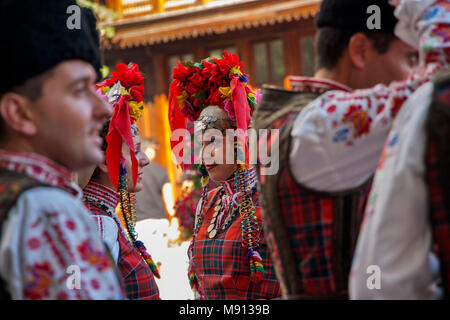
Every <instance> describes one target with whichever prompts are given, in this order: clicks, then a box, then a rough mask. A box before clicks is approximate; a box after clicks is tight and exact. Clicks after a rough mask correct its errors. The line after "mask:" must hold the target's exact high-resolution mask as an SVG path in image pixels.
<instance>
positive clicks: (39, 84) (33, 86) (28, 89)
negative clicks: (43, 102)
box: [10, 68, 54, 101]
mask: <svg viewBox="0 0 450 320" xmlns="http://www.w3.org/2000/svg"><path fill="white" fill-rule="evenodd" d="M53 70H54V69H53V68H52V69H50V70H47V71H46V72H44V73H42V74H40V75H37V76H34V77H32V78H29V79H28V80H27V81H26V82H25V83H24V84H23V85H20V86H16V87H14V88H12V89H11V90H10V91H11V92H15V93H17V94H20V95H22V96H25V97H27V98H28V99H30V100H31V101H36V100H38V99H39V98H40V97H41V96H42V88H43V87H44V83H45V81H46V80H47V79H49V78H51V77H52V76H53Z"/></svg>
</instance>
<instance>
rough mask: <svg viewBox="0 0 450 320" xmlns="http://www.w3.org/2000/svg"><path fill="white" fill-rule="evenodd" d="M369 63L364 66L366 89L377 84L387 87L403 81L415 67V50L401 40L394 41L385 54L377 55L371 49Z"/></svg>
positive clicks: (373, 49)
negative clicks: (392, 83)
mask: <svg viewBox="0 0 450 320" xmlns="http://www.w3.org/2000/svg"><path fill="white" fill-rule="evenodd" d="M370 54H371V56H372V57H371V59H370V63H369V64H368V65H367V66H366V70H365V73H366V79H367V81H368V83H367V84H366V85H365V87H366V88H370V87H373V86H375V85H377V84H379V83H382V84H385V85H389V84H390V83H391V82H393V81H403V80H405V79H406V78H407V77H408V76H409V75H411V73H412V72H413V71H414V69H415V68H416V66H417V61H418V59H417V50H416V49H414V48H413V47H411V46H409V45H408V44H406V43H404V42H403V41H401V40H394V41H393V42H392V43H391V44H390V46H389V49H388V51H387V52H385V53H384V54H379V53H378V52H376V50H375V48H372V52H371V53H370Z"/></svg>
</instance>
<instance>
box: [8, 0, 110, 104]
mask: <svg viewBox="0 0 450 320" xmlns="http://www.w3.org/2000/svg"><path fill="white" fill-rule="evenodd" d="M71 6H76V2H75V0H42V1H41V0H39V1H37V0H20V1H18V0H2V1H0V35H1V37H0V56H1V63H2V71H3V72H2V73H1V76H0V95H2V94H3V93H5V92H7V91H9V90H10V89H11V88H13V87H15V86H20V85H22V84H24V83H25V82H26V81H27V80H28V79H29V78H32V77H34V76H37V75H40V74H42V73H44V72H45V71H47V70H50V69H51V68H53V67H54V66H56V65H58V64H59V63H60V62H63V61H66V60H75V59H79V60H84V61H86V62H88V63H90V64H92V66H93V67H94V69H95V70H96V72H97V74H98V75H99V74H100V73H99V69H100V67H101V55H100V49H99V35H98V32H97V30H96V19H95V16H94V14H93V13H92V11H91V10H90V9H87V8H81V7H77V8H75V7H71ZM74 9H75V10H74ZM78 9H79V10H78ZM75 12H79V13H80V19H79V21H80V24H79V25H77V24H76V23H75V24H72V23H71V21H75V20H73V14H74V13H75ZM70 17H72V19H71V18H70ZM73 26H75V28H72V27H73ZM77 26H79V27H80V28H77Z"/></svg>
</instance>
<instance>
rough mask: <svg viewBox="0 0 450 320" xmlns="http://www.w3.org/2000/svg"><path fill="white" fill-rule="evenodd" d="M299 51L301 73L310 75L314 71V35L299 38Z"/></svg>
mask: <svg viewBox="0 0 450 320" xmlns="http://www.w3.org/2000/svg"><path fill="white" fill-rule="evenodd" d="M300 52H301V54H302V70H303V72H302V73H303V75H304V76H307V77H312V76H313V75H314V72H315V63H314V36H308V37H302V38H300Z"/></svg>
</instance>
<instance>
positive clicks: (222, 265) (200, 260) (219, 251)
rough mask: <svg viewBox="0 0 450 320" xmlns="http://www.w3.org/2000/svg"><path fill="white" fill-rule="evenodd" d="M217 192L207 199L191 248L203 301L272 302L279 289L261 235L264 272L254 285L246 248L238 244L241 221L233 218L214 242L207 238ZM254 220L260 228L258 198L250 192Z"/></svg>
mask: <svg viewBox="0 0 450 320" xmlns="http://www.w3.org/2000/svg"><path fill="white" fill-rule="evenodd" d="M221 188H222V187H219V188H216V189H214V190H212V191H210V192H209V193H208V195H207V201H206V204H205V205H204V206H203V214H204V218H203V222H202V225H201V226H200V228H199V232H198V235H197V238H196V240H195V242H194V245H193V248H192V249H193V258H192V259H193V263H194V270H195V273H196V275H197V277H198V279H199V291H200V292H201V295H202V299H207V300H224V299H227V300H229V299H233V300H238V299H273V298H277V297H279V296H280V295H281V292H280V285H279V283H278V281H277V278H276V277H275V273H274V271H273V266H272V261H271V258H270V253H269V251H268V248H267V245H266V242H265V236H264V233H263V232H261V234H260V237H261V242H260V243H261V244H260V247H259V249H258V251H259V253H260V254H261V257H262V259H263V264H264V268H265V271H266V274H265V277H264V278H263V280H262V281H261V282H259V283H257V284H255V283H253V282H251V281H250V267H249V263H248V262H247V261H245V257H246V255H247V248H246V247H243V246H242V242H241V237H242V236H241V218H240V217H239V215H237V216H236V218H235V219H234V221H232V223H231V225H230V226H229V227H228V228H227V229H225V230H224V231H223V232H219V233H218V234H217V235H216V237H215V238H213V239H210V238H209V237H208V233H207V229H208V227H209V225H210V221H211V219H212V216H213V214H214V212H215V211H214V204H215V202H216V200H217V196H218V195H219V194H220V189H221ZM253 194H254V197H253V199H254V200H253V201H254V204H255V207H257V209H256V213H255V216H256V217H257V219H258V223H259V225H262V218H261V209H260V208H259V205H258V203H257V201H256V199H257V197H258V194H257V192H256V187H255V188H254V190H253Z"/></svg>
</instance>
